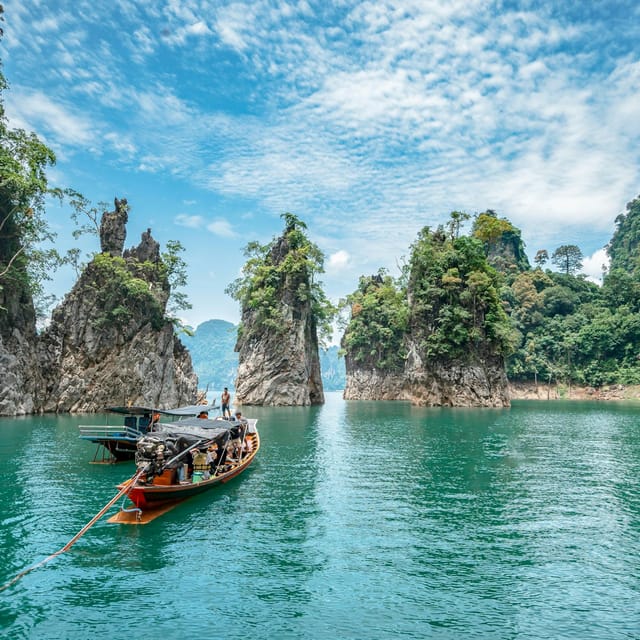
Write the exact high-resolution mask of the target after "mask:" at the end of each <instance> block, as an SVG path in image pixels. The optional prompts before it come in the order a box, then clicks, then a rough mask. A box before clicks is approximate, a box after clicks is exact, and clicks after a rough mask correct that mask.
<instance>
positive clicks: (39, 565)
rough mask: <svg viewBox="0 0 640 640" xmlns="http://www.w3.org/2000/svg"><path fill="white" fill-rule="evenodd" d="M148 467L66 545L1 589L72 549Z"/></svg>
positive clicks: (127, 484)
mask: <svg viewBox="0 0 640 640" xmlns="http://www.w3.org/2000/svg"><path fill="white" fill-rule="evenodd" d="M145 470H146V469H140V471H138V473H136V475H135V476H133V478H132V479H131V480H130V481H129V482H127V483H126V484H125V486H124V487H123V488H122V489H121V490H120V491H118V493H117V495H116V496H115V497H114V498H112V499H111V500H109V502H107V504H106V505H105V506H104V507H102V509H100V511H98V513H96V515H95V516H93V518H91V520H89V522H87V524H85V525H84V527H82V529H80V531H78V533H76V535H75V536H73V538H71V540H69V542H67V544H65V545H64V547H62V548H60V549H58V550H57V551H56V552H55V553H52V554H51V555H50V556H48V557H46V558H45V559H44V560H41V561H40V562H38V563H37V564H34V565H33V566H31V567H28V568H27V569H25V570H24V571H21V572H20V573H19V574H18V575H16V576H14V577H13V578H11V580H9V582H5V583H4V584H3V585H2V586H0V591H4V590H5V589H7V588H8V587H10V586H11V585H13V584H15V583H16V582H18V580H20V578H22V577H23V576H26V575H27V573H30V572H31V571H33V570H34V569H37V568H38V567H41V566H43V565H45V564H47V562H49V561H50V560H53V559H54V558H55V557H56V556H59V555H60V554H61V553H64V552H65V551H68V550H69V549H71V547H72V546H73V545H74V544H75V543H76V542H77V541H78V540H79V539H80V538H81V537H82V536H83V535H84V534H85V533H86V532H87V531H88V530H89V529H90V528H91V527H92V526H93V525H94V524H95V523H96V522H97V521H98V520H100V518H102V516H103V515H104V514H105V513H106V512H107V511H108V510H109V508H110V507H111V506H112V505H113V504H115V503H116V502H117V501H118V500H119V499H120V498H121V497H122V496H123V495H126V494H127V493H129V491H131V489H132V488H133V486H134V485H135V483H136V482H137V481H138V478H139V477H140V476H141V475H142V474H143V473H144V472H145Z"/></svg>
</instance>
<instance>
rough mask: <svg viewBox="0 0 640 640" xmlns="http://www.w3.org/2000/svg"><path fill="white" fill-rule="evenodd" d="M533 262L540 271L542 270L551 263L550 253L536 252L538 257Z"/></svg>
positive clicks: (544, 251) (543, 250)
mask: <svg viewBox="0 0 640 640" xmlns="http://www.w3.org/2000/svg"><path fill="white" fill-rule="evenodd" d="M533 261H534V262H535V263H536V265H537V266H538V267H539V268H540V269H542V267H544V265H545V264H547V262H549V252H548V251H547V250H546V249H540V250H539V251H537V252H536V257H535V258H534V259H533Z"/></svg>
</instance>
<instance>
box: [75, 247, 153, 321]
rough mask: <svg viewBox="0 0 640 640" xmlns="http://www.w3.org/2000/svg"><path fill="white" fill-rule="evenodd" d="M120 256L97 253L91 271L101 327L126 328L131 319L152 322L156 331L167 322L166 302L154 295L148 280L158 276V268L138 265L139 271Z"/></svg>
mask: <svg viewBox="0 0 640 640" xmlns="http://www.w3.org/2000/svg"><path fill="white" fill-rule="evenodd" d="M129 267H130V265H128V264H127V262H126V261H125V260H124V259H123V258H120V257H113V256H110V255H109V254H106V253H100V254H98V255H96V256H95V258H94V259H93V261H92V262H91V264H90V265H89V266H88V267H87V268H88V269H90V270H91V276H92V283H93V286H94V287H95V292H96V302H97V305H96V306H97V308H99V309H102V316H101V317H100V318H99V319H98V326H99V327H101V328H102V327H104V328H112V327H124V326H125V325H127V323H128V322H129V321H138V320H140V319H143V320H144V322H147V321H149V322H150V323H151V325H152V327H153V328H154V329H156V330H159V329H161V328H162V326H163V324H164V321H165V319H164V305H163V304H162V302H161V301H160V300H159V299H158V298H157V297H156V296H155V295H154V293H153V290H152V288H151V287H150V286H149V282H152V281H153V280H154V279H157V275H156V274H157V270H158V267H157V266H156V265H154V264H152V263H151V262H144V263H139V264H137V265H136V270H137V273H136V272H132V271H131V270H130V268H129Z"/></svg>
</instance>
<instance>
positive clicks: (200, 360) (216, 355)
mask: <svg viewBox="0 0 640 640" xmlns="http://www.w3.org/2000/svg"><path fill="white" fill-rule="evenodd" d="M236 331H237V327H236V325H234V324H232V323H231V322H226V321H225V320H207V321H206V322H203V323H202V324H200V325H198V328H197V329H196V331H195V333H194V335H193V336H187V335H183V336H181V337H180V339H181V340H182V343H183V344H184V346H185V347H186V348H187V349H188V350H189V353H191V360H192V362H193V369H194V371H195V372H196V375H197V376H198V388H199V389H205V388H206V387H207V386H208V388H209V389H210V390H213V391H221V390H222V389H223V388H224V387H229V388H230V389H231V388H233V385H234V382H235V379H236V374H237V373H238V354H237V353H235V352H234V350H233V348H234V347H235V344H236Z"/></svg>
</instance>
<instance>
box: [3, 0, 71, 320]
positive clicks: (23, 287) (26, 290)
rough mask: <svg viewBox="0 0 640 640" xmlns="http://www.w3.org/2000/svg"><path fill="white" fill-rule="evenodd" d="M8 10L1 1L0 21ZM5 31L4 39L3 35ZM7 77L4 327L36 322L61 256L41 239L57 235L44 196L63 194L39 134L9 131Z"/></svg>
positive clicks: (48, 153)
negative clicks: (50, 176) (51, 178)
mask: <svg viewBox="0 0 640 640" xmlns="http://www.w3.org/2000/svg"><path fill="white" fill-rule="evenodd" d="M2 13H3V9H2V5H0V21H1V20H2V19H3V17H2ZM1 35H2V34H1V31H0V37H1ZM6 89H7V81H6V79H5V77H4V75H3V73H2V71H1V69H0V175H1V176H2V179H1V180H0V329H3V328H7V327H8V328H11V327H12V326H13V327H15V326H23V325H24V326H26V325H30V324H32V322H33V314H34V309H33V305H32V302H31V301H32V300H33V298H34V297H35V298H36V302H37V299H39V298H40V297H41V296H42V295H43V286H42V283H43V281H44V280H47V279H49V278H50V274H51V271H52V270H53V268H55V267H56V266H57V265H58V264H60V262H61V259H60V256H59V255H58V253H57V252H56V251H55V249H43V248H42V246H41V243H42V242H44V241H50V240H52V239H53V236H54V234H53V233H52V231H51V229H50V227H49V225H48V224H47V221H46V219H45V215H44V212H45V199H46V197H47V196H51V195H53V196H55V195H60V194H61V192H60V191H57V190H54V189H51V188H50V187H49V185H48V182H47V175H46V171H47V168H48V167H50V166H52V165H53V164H55V155H54V153H53V151H52V150H51V149H49V148H48V147H47V146H46V145H45V144H44V143H43V142H41V141H40V140H39V138H38V137H37V136H36V135H35V134H34V133H28V132H26V131H24V130H22V129H10V128H9V126H8V123H7V117H6V115H5V110H4V100H3V92H4V91H5V90H6Z"/></svg>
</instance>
